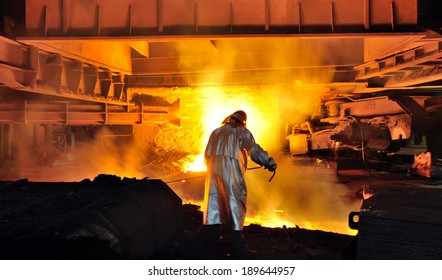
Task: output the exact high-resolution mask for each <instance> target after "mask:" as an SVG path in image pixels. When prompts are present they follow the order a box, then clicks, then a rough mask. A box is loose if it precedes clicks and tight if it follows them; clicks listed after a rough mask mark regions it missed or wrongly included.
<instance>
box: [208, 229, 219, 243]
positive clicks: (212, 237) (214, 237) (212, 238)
mask: <svg viewBox="0 0 442 280" xmlns="http://www.w3.org/2000/svg"><path fill="white" fill-rule="evenodd" d="M206 229H207V241H209V242H213V243H216V242H219V241H220V239H221V238H222V236H221V231H222V227H221V225H206Z"/></svg>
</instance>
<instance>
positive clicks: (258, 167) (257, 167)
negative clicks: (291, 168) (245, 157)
mask: <svg viewBox="0 0 442 280" xmlns="http://www.w3.org/2000/svg"><path fill="white" fill-rule="evenodd" d="M261 167H262V166H255V167H249V168H247V170H253V169H260V168H261ZM275 174H276V169H275V170H273V175H272V177H270V179H269V182H271V181H272V179H273V177H275Z"/></svg>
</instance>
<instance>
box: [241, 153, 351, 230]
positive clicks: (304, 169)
mask: <svg viewBox="0 0 442 280" xmlns="http://www.w3.org/2000/svg"><path fill="white" fill-rule="evenodd" d="M276 162H277V164H278V168H277V170H276V174H275V177H274V178H273V179H272V181H271V182H268V180H269V178H270V176H271V173H269V172H268V171H265V170H262V169H260V170H249V171H247V172H246V175H245V177H246V184H247V188H248V215H249V216H252V217H253V215H256V214H258V215H260V216H269V215H270V216H272V215H273V216H278V217H277V218H279V219H280V220H281V221H280V224H279V226H283V225H286V226H290V224H292V225H298V226H299V227H301V228H307V229H318V230H324V231H331V232H337V233H343V234H354V232H353V231H352V230H350V229H349V228H348V225H347V224H348V214H349V213H350V212H351V211H354V210H355V209H359V201H357V200H356V199H349V198H348V192H349V190H348V189H347V187H346V186H345V185H343V184H341V183H339V182H338V180H337V178H336V175H335V174H334V170H333V168H327V165H321V164H318V162H316V161H315V160H312V159H302V160H300V159H298V160H297V159H295V158H293V157H289V156H277V157H276ZM286 223H289V224H286Z"/></svg>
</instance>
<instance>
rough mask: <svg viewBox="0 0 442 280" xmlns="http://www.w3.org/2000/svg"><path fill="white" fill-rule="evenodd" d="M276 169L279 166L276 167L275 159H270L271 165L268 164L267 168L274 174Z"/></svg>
mask: <svg viewBox="0 0 442 280" xmlns="http://www.w3.org/2000/svg"><path fill="white" fill-rule="evenodd" d="M276 167H277V165H276V162H275V159H274V158H272V157H270V158H269V163H268V164H267V166H266V168H267V169H268V170H269V171H270V172H273V171H275V170H276Z"/></svg>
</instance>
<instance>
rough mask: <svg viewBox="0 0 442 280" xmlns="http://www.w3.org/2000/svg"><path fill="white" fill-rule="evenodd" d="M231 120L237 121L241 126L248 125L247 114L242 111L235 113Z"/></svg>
mask: <svg viewBox="0 0 442 280" xmlns="http://www.w3.org/2000/svg"><path fill="white" fill-rule="evenodd" d="M230 118H231V119H235V120H236V121H237V122H239V123H240V124H242V125H243V126H245V125H246V122H247V114H246V112H244V111H242V110H238V111H236V112H235V113H233V114H231V115H230Z"/></svg>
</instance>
